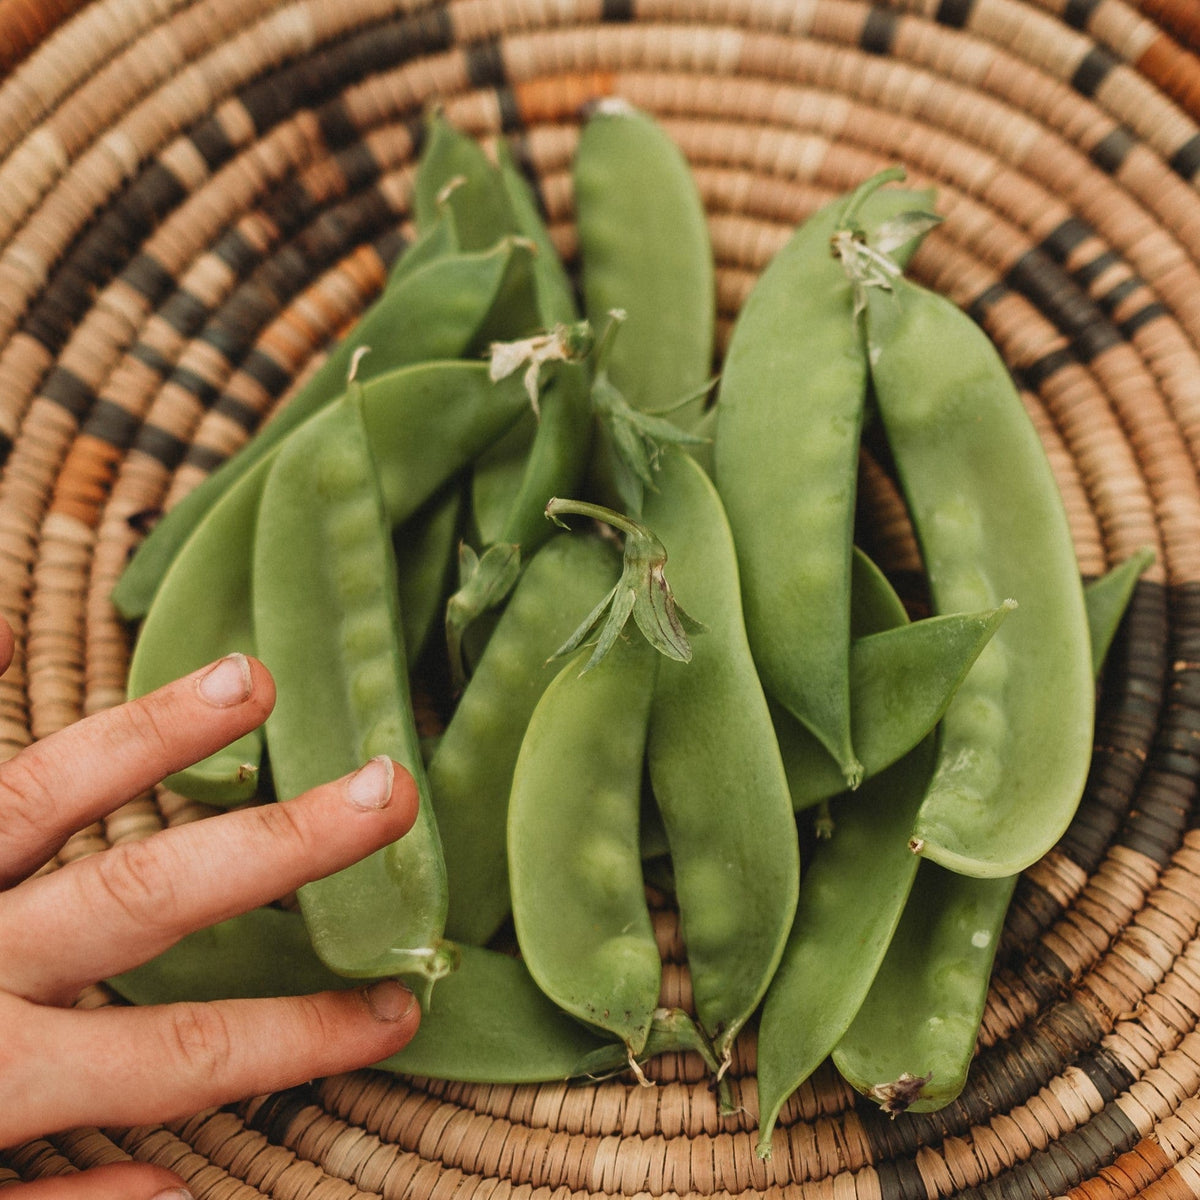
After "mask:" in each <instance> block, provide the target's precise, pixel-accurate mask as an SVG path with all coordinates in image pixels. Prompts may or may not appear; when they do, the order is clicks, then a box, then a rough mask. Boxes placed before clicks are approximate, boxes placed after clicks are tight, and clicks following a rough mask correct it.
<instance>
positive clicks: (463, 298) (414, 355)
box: [112, 239, 534, 618]
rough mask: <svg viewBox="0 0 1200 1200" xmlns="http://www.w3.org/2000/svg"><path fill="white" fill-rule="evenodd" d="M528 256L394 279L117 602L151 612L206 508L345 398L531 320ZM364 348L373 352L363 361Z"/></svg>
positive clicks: (143, 552) (170, 526) (152, 551)
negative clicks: (350, 385) (351, 385)
mask: <svg viewBox="0 0 1200 1200" xmlns="http://www.w3.org/2000/svg"><path fill="white" fill-rule="evenodd" d="M532 287H533V284H532V265H531V248H530V246H529V245H528V243H526V242H524V241H515V240H512V239H508V240H506V241H504V242H501V243H500V244H498V245H497V246H495V247H492V248H490V249H488V250H485V251H479V252H475V253H470V254H449V255H444V256H438V257H435V258H434V259H433V260H432V261H429V262H427V263H426V264H425V265H424V266H421V267H419V268H414V269H413V270H412V271H411V272H409V273H406V274H405V275H403V276H402V277H401V278H399V279H397V281H396V282H395V284H394V285H393V286H391V287H389V288H388V289H387V290H386V291H385V292H384V294H383V295H382V296H381V297H380V298H379V300H378V301H376V303H375V304H374V305H372V306H371V308H369V309H368V310H367V312H366V313H364V314H363V316H362V317H361V318H360V320H359V321H358V322H357V324H356V325H355V326H354V329H353V330H352V331H351V332H350V333H349V334H348V335H347V337H346V338H345V339H343V341H342V342H340V343H339V344H338V346H337V347H335V349H334V350H333V351H332V352H331V354H330V355H329V357H328V358H327V359H326V360H325V362H324V363H322V365H321V366H320V367H319V368H318V370H317V371H316V373H315V374H314V375H313V376H312V377H311V378H310V379H309V380H308V381H307V383H306V384H305V385H304V387H303V388H301V390H300V391H299V392H298V393H297V394H296V395H295V396H294V397H293V398H292V399H291V401H290V402H289V403H288V404H287V406H286V407H285V408H284V409H283V410H282V411H281V412H280V413H279V414H278V415H277V416H275V417H274V418H273V419H272V420H270V421H268V422H267V423H266V425H264V426H263V428H262V429H261V430H260V431H259V432H258V433H257V434H256V436H255V437H254V438H252V439H251V440H250V441H249V442H247V443H246V445H245V446H243V447H242V449H241V450H240V451H239V452H238V453H237V454H235V455H234V456H233V457H232V458H230V459H228V460H227V461H226V462H224V463H223V464H222V465H221V466H220V467H218V468H217V470H216V471H214V472H213V473H212V475H210V476H209V477H208V478H207V479H205V480H204V482H203V483H201V484H199V486H197V487H196V488H194V489H193V490H192V491H191V492H189V493H188V494H187V495H186V496H185V497H184V498H183V499H182V500H180V501H179V503H178V504H176V505H174V507H172V508H171V510H170V511H169V512H168V513H166V514H165V515H164V516H163V517H162V519H161V520H160V521H159V522H158V523H157V524H156V525H155V526H154V528H153V529H152V530H151V531H150V533H149V534H148V535H147V537H146V539H145V540H144V541H143V542H142V543H141V545H140V546H139V547H138V549H137V551H136V553H135V554H134V556H133V558H132V559H131V560H130V562H129V564H128V565H127V566H126V568H125V570H124V571H123V572H122V574H121V577H120V579H118V581H117V583H116V586H115V587H114V589H113V592H112V602H113V604H114V605H115V606H116V608H117V610H118V611H119V612H120V613H121V614H122V615H123V616H125V617H127V618H134V617H140V616H143V615H144V614H145V613H146V612H147V611H148V610H149V607H150V603H151V600H152V598H153V596H154V594H155V592H156V591H157V590H158V587H159V584H160V583H161V581H162V579H163V576H164V575H165V574H166V572H167V570H168V568H169V567H170V564H171V562H172V561H173V559H174V558H175V556H176V554H178V553H179V552H180V549H181V547H182V546H183V544H184V542H186V541H187V539H188V538H189V537H190V536H191V534H192V532H193V531H194V530H195V529H196V527H197V526H198V525H199V524H200V523H201V521H203V519H204V517H205V515H206V514H207V513H208V511H209V509H210V508H211V507H212V506H213V505H214V504H215V503H216V502H217V500H218V499H219V498H220V497H221V496H222V495H223V494H224V493H225V492H226V491H227V490H228V489H229V488H230V487H232V486H233V485H234V484H235V483H236V482H237V481H238V480H239V479H240V478H241V477H242V476H243V475H244V474H246V473H247V472H248V471H250V470H251V469H252V468H253V467H254V465H255V464H256V463H258V462H259V461H260V460H261V459H262V458H263V457H264V456H265V455H267V454H269V453H270V452H271V451H272V450H273V449H274V447H276V446H277V445H278V444H279V442H281V441H282V440H283V439H284V438H285V437H286V436H287V435H288V434H289V433H291V431H292V430H294V429H295V428H297V427H298V426H299V425H300V424H301V423H303V422H304V421H305V420H307V419H308V417H310V416H311V415H312V414H313V413H314V412H317V411H318V410H319V409H321V408H323V407H324V406H325V405H326V404H328V403H329V402H330V401H332V400H334V399H335V398H336V397H338V396H340V395H341V394H342V393H343V392H344V391H345V390H346V382H347V379H348V378H349V376H350V373H351V370H352V369H353V371H354V373H355V377H356V378H357V379H358V380H360V381H361V382H363V383H366V382H368V381H369V380H371V379H373V378H377V377H380V376H383V375H385V374H387V373H389V372H390V371H392V370H395V369H397V368H399V367H403V366H407V365H413V364H417V363H421V362H424V361H432V360H435V359H457V358H470V357H473V356H474V355H475V354H477V353H482V351H483V350H485V349H486V348H487V346H488V344H489V343H490V341H491V340H492V339H493V338H494V337H495V336H497V331H498V330H499V331H504V332H503V333H502V334H501V336H504V335H507V336H512V337H519V336H523V334H524V333H526V332H528V328H529V324H530V322H531V321H532V320H533V317H532V313H533V302H534V301H533V291H532ZM365 347H369V353H366V354H361V355H360V351H362V350H363V349H364V348H365Z"/></svg>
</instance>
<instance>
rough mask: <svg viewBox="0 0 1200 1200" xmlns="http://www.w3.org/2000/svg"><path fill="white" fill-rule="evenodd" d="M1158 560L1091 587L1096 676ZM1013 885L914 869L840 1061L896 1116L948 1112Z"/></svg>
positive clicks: (975, 1029)
mask: <svg viewBox="0 0 1200 1200" xmlns="http://www.w3.org/2000/svg"><path fill="white" fill-rule="evenodd" d="M1152 557H1153V555H1152V553H1150V552H1149V551H1147V550H1143V551H1140V552H1138V553H1135V554H1133V555H1131V556H1130V557H1129V558H1127V559H1126V560H1125V561H1124V562H1122V563H1120V564H1119V565H1118V566H1116V567H1114V568H1113V569H1112V570H1111V571H1109V572H1108V573H1107V574H1105V575H1103V576H1101V577H1100V578H1099V579H1096V580H1093V581H1092V582H1091V583H1089V584H1088V585H1087V586H1086V588H1085V591H1084V597H1085V605H1086V609H1087V615H1088V625H1089V629H1090V631H1091V645H1092V668H1093V671H1094V672H1095V673H1097V674H1098V673H1099V671H1100V669H1101V667H1102V665H1103V663H1104V658H1105V655H1106V654H1107V652H1108V647H1109V644H1110V642H1111V641H1112V638H1113V635H1114V634H1115V632H1116V629H1117V627H1118V625H1119V623H1120V619H1121V617H1122V616H1123V614H1124V611H1125V608H1126V606H1127V604H1128V601H1129V597H1130V595H1131V592H1132V587H1133V584H1134V583H1135V582H1136V579H1137V577H1138V575H1140V574H1141V572H1142V571H1143V570H1145V568H1146V567H1147V566H1148V565H1149V562H1150V560H1151V559H1152ZM931 771H932V764H931V765H930V773H931ZM840 832H841V830H840V828H839V835H840ZM911 857H915V856H912V855H910V858H911ZM872 875H873V878H877V875H876V874H875V872H874V871H873V872H872ZM1016 879H1017V876H1007V877H1005V876H1002V877H999V878H983V879H978V878H972V877H971V876H967V875H958V874H955V873H953V872H949V871H945V870H942V869H940V868H938V867H937V866H936V865H935V864H933V863H930V862H922V863H921V866H920V867H919V869H918V870H917V872H916V879H915V882H914V883H913V886H912V890H911V892H910V894H909V898H908V906H906V908H905V913H904V917H903V919H902V922H901V927H900V930H899V931H898V932H897V935H896V940H895V944H894V946H889V948H888V950H887V953H886V955H885V956H884V958H883V960H882V962H881V965H880V967H879V970H878V972H877V975H876V979H875V981H873V982H872V984H871V987H870V990H869V991H868V992H867V993H866V997H865V999H864V1001H863V1005H862V1008H861V1010H860V1011H861V1019H860V1017H857V1016H856V1018H855V1020H854V1023H853V1024H852V1025H851V1026H849V1027H848V1029H847V1030H846V1031H845V1033H844V1035H843V1038H842V1040H841V1041H840V1042H839V1044H838V1046H837V1047H836V1049H835V1051H834V1055H833V1057H834V1062H835V1064H836V1065H837V1067H838V1069H839V1070H840V1071H841V1073H842V1075H843V1076H844V1077H845V1079H846V1080H847V1081H848V1082H849V1083H850V1084H851V1085H852V1086H854V1087H855V1088H857V1089H858V1090H859V1091H861V1092H863V1093H864V1094H865V1095H868V1096H871V1097H872V1098H873V1099H875V1100H877V1101H878V1102H879V1103H880V1104H881V1105H882V1107H883V1108H884V1109H885V1110H886V1111H888V1112H890V1113H892V1114H893V1115H894V1114H895V1113H897V1112H900V1111H903V1110H904V1109H908V1108H911V1109H912V1110H913V1111H916V1112H920V1111H928V1110H933V1109H937V1108H942V1107H944V1106H945V1105H947V1104H949V1103H950V1102H951V1101H953V1100H954V1099H956V1098H957V1097H958V1095H959V1094H960V1093H961V1091H962V1089H963V1087H964V1086H965V1084H966V1081H967V1076H968V1073H969V1071H970V1065H971V1061H972V1058H973V1056H974V1052H975V1046H976V1042H977V1040H978V1033H979V1023H980V1020H981V1018H982V1015H983V1006H984V1004H985V1003H986V999H987V988H988V985H989V982H990V979H991V972H992V965H993V961H994V958H995V952H996V948H997V947H998V945H999V943H1000V936H1001V933H1002V931H1003V927H1004V920H1005V917H1006V915H1007V913H1008V907H1009V903H1010V901H1011V899H1012V893H1013V889H1014V887H1015V884H1016ZM760 1079H761V1066H760Z"/></svg>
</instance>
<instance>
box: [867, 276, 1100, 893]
mask: <svg viewBox="0 0 1200 1200" xmlns="http://www.w3.org/2000/svg"><path fill="white" fill-rule="evenodd" d="M867 293H868V300H867V304H868V309H867V338H868V344H869V347H870V359H871V380H872V384H873V389H874V395H875V398H876V402H877V405H878V409H879V413H880V417H881V420H882V423H883V429H884V435H885V437H886V439H887V443H888V446H889V448H890V450H891V453H892V456H893V458H894V460H895V463H896V468H897V472H898V475H899V478H900V482H901V487H902V489H903V491H904V495H905V499H906V502H907V504H908V508H909V512H910V515H911V518H912V521H913V525H914V528H915V530H916V533H917V538H918V540H919V542H920V545H921V553H922V558H923V561H924V565H925V571H926V574H927V576H928V579H929V586H930V592H931V595H932V598H933V605H934V610H935V612H955V611H962V610H965V609H973V608H984V607H988V606H991V605H995V604H998V603H1000V602H1001V601H1002V600H1003V599H1004V598H1006V597H1012V598H1014V599H1015V600H1016V601H1017V603H1018V605H1019V608H1018V609H1017V610H1016V611H1015V612H1014V613H1013V614H1012V616H1011V617H1010V618H1009V619H1008V620H1006V621H1005V622H1004V625H1003V627H1002V628H1001V629H1000V630H999V631H998V632H997V634H996V636H995V637H994V638H993V639H992V641H991V643H990V644H989V645H988V647H987V648H986V649H985V650H984V652H983V653H982V654H981V655H980V657H979V659H978V661H977V662H976V664H975V667H974V668H973V669H972V671H971V672H970V674H969V675H968V676H967V678H966V679H965V680H964V681H963V684H962V685H961V686H960V687H959V689H958V691H957V692H956V694H955V696H954V699H953V700H952V701H951V702H950V706H949V708H948V709H947V710H946V714H945V716H944V717H943V719H942V732H941V744H940V750H939V762H938V767H937V770H936V772H935V775H934V778H933V781H932V783H931V785H930V789H929V792H928V794H927V795H926V797H925V800H924V802H923V803H922V805H921V810H920V812H919V813H918V815H917V819H916V821H915V822H914V825H913V831H912V844H913V848H914V849H915V850H917V851H918V852H919V853H921V854H923V855H924V856H926V857H927V858H929V859H931V860H933V861H935V862H938V863H940V864H941V865H942V866H944V867H947V868H948V869H951V870H954V871H958V872H960V873H963V874H970V875H981V876H1006V875H1011V874H1015V873H1016V872H1018V871H1021V870H1023V869H1024V868H1025V867H1027V866H1029V865H1030V863H1032V862H1034V861H1036V860H1037V859H1038V858H1040V857H1041V856H1042V855H1043V854H1044V853H1045V852H1046V851H1047V850H1049V849H1050V848H1051V846H1053V845H1054V843H1055V841H1057V839H1058V837H1059V836H1060V835H1061V833H1062V832H1063V830H1064V829H1065V828H1066V826H1067V824H1068V823H1069V821H1070V819H1071V817H1072V815H1073V814H1074V812H1075V809H1076V807H1077V806H1078V804H1079V799H1080V796H1081V795H1082V792H1083V786H1084V781H1085V779H1086V777H1087V771H1088V767H1089V765H1090V762H1091V752H1092V724H1093V719H1094V707H1095V704H1094V692H1095V686H1094V683H1093V679H1092V666H1091V645H1090V639H1089V633H1088V623H1087V615H1086V612H1085V609H1084V600H1083V586H1082V582H1081V580H1080V576H1079V568H1078V564H1077V562H1076V558H1075V548H1074V544H1073V542H1072V540H1071V530H1070V526H1069V524H1068V521H1067V517H1066V513H1065V511H1064V509H1063V504H1062V498H1061V496H1060V494H1059V491H1058V487H1057V484H1056V482H1055V478H1054V474H1053V471H1052V469H1051V467H1050V464H1049V462H1048V460H1047V458H1046V453H1045V450H1044V448H1043V447H1042V444H1041V442H1040V440H1039V438H1038V435H1037V432H1036V430H1035V428H1034V426H1033V423H1032V421H1031V420H1030V419H1029V416H1028V414H1027V413H1026V411H1025V408H1024V405H1023V404H1022V402H1021V398H1020V395H1019V394H1018V392H1017V390H1016V387H1015V386H1014V384H1013V382H1012V379H1011V377H1010V375H1009V373H1008V370H1007V368H1006V366H1005V364H1004V361H1003V360H1002V359H1001V358H1000V355H999V353H998V352H997V351H996V348H995V347H994V346H993V345H992V342H991V341H990V339H989V338H988V337H987V335H986V334H985V333H984V332H983V330H982V329H981V328H980V327H979V326H978V325H977V324H976V323H975V322H974V321H973V320H972V319H971V318H970V317H969V316H968V315H967V314H966V313H965V312H963V311H962V310H961V309H959V308H958V307H957V306H956V305H955V304H953V303H952V302H951V301H950V300H947V299H946V298H945V297H943V296H940V295H938V294H937V293H935V292H932V291H930V290H928V289H925V288H922V287H920V286H918V285H916V284H913V283H911V282H909V281H908V280H906V279H903V278H896V279H894V280H892V281H891V284H890V287H889V289H888V290H887V291H884V290H881V289H880V288H875V287H871V288H868V289H867Z"/></svg>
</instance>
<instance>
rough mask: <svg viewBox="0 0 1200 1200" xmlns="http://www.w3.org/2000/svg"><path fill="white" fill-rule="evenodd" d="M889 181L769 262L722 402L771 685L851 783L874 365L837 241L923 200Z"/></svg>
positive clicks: (744, 314) (724, 485)
mask: <svg viewBox="0 0 1200 1200" xmlns="http://www.w3.org/2000/svg"><path fill="white" fill-rule="evenodd" d="M888 178H891V176H890V175H889V174H887V173H885V174H884V175H880V176H876V177H873V178H872V179H870V180H868V181H867V182H866V183H865V184H863V185H862V186H861V187H860V188H858V189H856V191H855V192H853V193H852V194H851V195H850V196H848V197H843V198H841V199H839V200H837V201H835V202H834V203H832V204H830V205H827V206H826V207H825V208H823V209H821V210H820V211H819V212H817V213H816V214H814V215H813V216H812V217H810V218H809V219H808V220H807V221H805V222H804V223H803V224H802V225H801V226H800V227H799V228H798V229H797V230H796V232H795V233H794V234H793V235H792V237H791V238H790V239H789V240H788V242H787V243H785V245H784V246H783V247H782V248H781V249H780V250H779V251H778V252H777V253H776V254H775V256H774V257H773V258H772V259H771V261H770V263H768V265H767V267H766V269H765V270H764V271H763V273H762V275H761V276H760V277H759V279H758V281H757V283H756V284H755V286H754V288H753V289H752V290H751V292H750V295H749V296H748V297H747V298H746V302H745V304H744V305H743V307H742V310H741V312H740V314H739V315H738V318H737V321H736V322H735V324H734V328H733V331H732V333H731V335H730V341H729V348H728V351H727V353H726V356H725V362H724V366H723V369H722V374H721V384H720V389H719V392H718V398H717V436H716V445H715V448H714V458H715V473H716V481H717V487H718V489H719V491H720V493H721V498H722V500H723V501H724V503H725V507H726V510H727V512H728V513H729V521H730V525H731V526H732V528H733V533H734V538H735V541H736V543H737V546H738V557H739V562H740V564H741V570H742V586H743V592H744V596H745V606H746V623H747V628H748V630H749V634H750V643H751V646H752V647H753V648H754V653H755V658H756V660H757V662H758V666H759V671H760V673H761V674H762V678H763V683H764V686H765V687H766V689H767V692H768V694H770V695H771V696H773V697H774V698H775V699H776V700H777V701H778V702H779V703H780V704H782V705H783V706H784V707H785V708H786V709H788V710H789V711H790V712H791V713H793V714H794V715H795V717H796V718H797V719H799V720H800V721H802V722H803V723H804V724H805V725H806V726H808V728H809V729H811V730H812V732H813V733H814V734H815V735H816V736H817V737H818V738H819V739H820V740H821V742H822V744H823V745H824V746H825V747H826V749H827V750H828V751H829V753H830V754H832V755H833V757H834V759H835V760H836V761H837V763H838V765H839V766H840V768H841V771H842V774H843V776H844V777H845V779H846V781H847V782H848V783H849V784H850V785H851V786H854V785H856V784H857V783H858V782H859V781H860V780H861V778H862V770H863V768H862V764H861V762H860V759H859V754H858V752H857V747H855V746H854V744H853V728H852V721H851V699H850V697H851V683H850V661H849V656H850V628H849V622H850V588H851V585H850V574H851V555H852V547H853V528H854V515H855V500H856V482H857V469H858V454H859V446H860V436H861V430H862V423H863V415H864V411H865V403H866V395H867V361H866V347H865V344H864V339H863V333H862V323H861V321H860V320H859V319H858V318H857V317H856V313H855V303H856V291H855V287H854V284H853V283H852V282H851V280H850V279H849V277H848V275H847V274H846V272H845V271H844V270H843V268H842V265H841V263H840V262H839V260H838V259H837V258H836V257H835V256H834V255H833V254H832V253H831V240H832V239H833V238H834V236H835V235H836V234H838V233H839V232H840V231H842V230H844V229H848V228H855V227H858V226H861V227H862V228H863V229H865V230H866V231H867V235H868V236H867V241H868V243H869V242H870V241H871V238H872V236H873V235H874V234H875V232H876V231H878V230H879V228H880V227H881V226H882V225H883V224H884V223H885V222H886V221H888V220H889V219H893V218H897V217H899V216H900V215H901V214H904V213H907V212H909V211H911V210H913V209H917V208H922V207H927V203H928V199H929V198H928V196H927V195H926V194H924V193H914V192H912V191H908V190H904V189H898V188H880V184H881V183H883V182H886V180H887V179H888ZM877 189H878V190H877ZM970 607H973V608H982V607H990V605H989V606H985V605H972V606H970Z"/></svg>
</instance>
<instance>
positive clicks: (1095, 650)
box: [1083, 546, 1155, 674]
mask: <svg viewBox="0 0 1200 1200" xmlns="http://www.w3.org/2000/svg"><path fill="white" fill-rule="evenodd" d="M1154 558H1155V554H1154V550H1153V549H1152V548H1151V547H1149V546H1143V547H1142V548H1141V549H1140V550H1135V551H1134V552H1133V553H1132V554H1131V555H1129V557H1128V558H1125V559H1123V560H1122V561H1121V562H1119V563H1118V564H1117V565H1116V566H1115V567H1113V568H1112V569H1111V570H1109V571H1106V572H1105V573H1104V574H1103V575H1101V576H1100V577H1099V578H1098V579H1093V580H1091V582H1089V583H1087V584H1085V585H1084V589H1083V602H1084V605H1085V607H1086V608H1087V617H1088V631H1089V632H1090V634H1091V641H1092V668H1093V669H1094V670H1095V671H1096V673H1097V674H1099V672H1100V668H1101V667H1103V666H1104V659H1105V658H1106V657H1107V655H1108V648H1109V646H1110V645H1111V644H1112V640H1113V638H1114V637H1115V636H1116V633H1117V629H1118V628H1119V626H1120V624H1121V618H1122V617H1123V616H1124V615H1125V610H1126V609H1127V608H1128V607H1129V601H1130V598H1131V597H1132V596H1133V591H1134V588H1135V587H1136V586H1137V581H1138V580H1139V579H1140V578H1141V577H1142V575H1143V574H1144V573H1145V572H1146V571H1147V570H1148V569H1149V567H1150V565H1151V564H1152V563H1153V562H1154Z"/></svg>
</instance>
